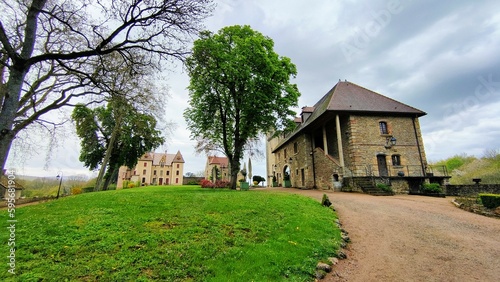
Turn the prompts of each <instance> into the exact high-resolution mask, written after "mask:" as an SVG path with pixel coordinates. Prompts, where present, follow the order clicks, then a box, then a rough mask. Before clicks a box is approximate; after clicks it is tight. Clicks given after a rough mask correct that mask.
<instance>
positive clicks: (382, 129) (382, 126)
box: [378, 121, 389, 134]
mask: <svg viewBox="0 0 500 282" xmlns="http://www.w3.org/2000/svg"><path fill="white" fill-rule="evenodd" d="M378 124H379V127H380V134H389V131H388V130H387V122H385V121H381V122H379V123H378Z"/></svg>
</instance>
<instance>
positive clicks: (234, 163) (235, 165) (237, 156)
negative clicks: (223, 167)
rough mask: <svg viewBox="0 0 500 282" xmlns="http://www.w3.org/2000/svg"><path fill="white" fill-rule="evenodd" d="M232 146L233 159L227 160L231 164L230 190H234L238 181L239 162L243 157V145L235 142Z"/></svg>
mask: <svg viewBox="0 0 500 282" xmlns="http://www.w3.org/2000/svg"><path fill="white" fill-rule="evenodd" d="M236 143H237V144H235V146H234V154H233V155H232V156H233V158H229V162H230V164H231V189H233V190H236V183H237V181H238V173H239V172H240V161H241V159H242V157H243V144H242V143H241V142H236Z"/></svg>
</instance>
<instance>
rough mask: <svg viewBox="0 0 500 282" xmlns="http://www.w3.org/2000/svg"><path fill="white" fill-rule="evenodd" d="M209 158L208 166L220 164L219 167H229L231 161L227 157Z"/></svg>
mask: <svg viewBox="0 0 500 282" xmlns="http://www.w3.org/2000/svg"><path fill="white" fill-rule="evenodd" d="M208 158H209V161H208V164H211V165H212V164H218V165H224V166H227V165H228V164H229V159H228V158H226V157H217V156H211V157H208Z"/></svg>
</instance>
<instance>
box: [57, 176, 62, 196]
mask: <svg viewBox="0 0 500 282" xmlns="http://www.w3.org/2000/svg"><path fill="white" fill-rule="evenodd" d="M56 178H57V179H59V189H57V197H56V199H59V192H60V191H61V184H62V179H63V173H62V171H59V172H58V173H57V176H56Z"/></svg>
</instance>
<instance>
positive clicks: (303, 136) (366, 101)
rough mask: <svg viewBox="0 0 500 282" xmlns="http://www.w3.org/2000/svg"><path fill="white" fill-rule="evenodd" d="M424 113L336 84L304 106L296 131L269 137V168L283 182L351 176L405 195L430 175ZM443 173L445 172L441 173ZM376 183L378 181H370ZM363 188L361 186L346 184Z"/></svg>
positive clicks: (317, 182)
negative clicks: (422, 127) (380, 183)
mask: <svg viewBox="0 0 500 282" xmlns="http://www.w3.org/2000/svg"><path fill="white" fill-rule="evenodd" d="M423 115H425V113H424V112H422V111H420V110H417V109H415V108H412V107H410V106H408V105H405V104H402V103H400V102H397V101H395V100H392V99H390V98H387V97H385V96H383V95H380V94H378V93H375V92H373V91H370V90H368V89H365V88H363V87H360V86H358V85H355V84H352V83H350V82H339V83H338V84H337V85H336V86H335V87H334V88H333V89H332V90H330V92H328V93H327V94H326V95H325V96H324V97H323V98H321V99H320V101H318V103H317V104H316V105H315V106H314V107H304V108H303V112H302V114H301V118H296V119H295V122H296V123H297V127H296V129H295V131H293V132H292V133H290V134H289V135H287V136H280V137H278V138H268V142H267V148H266V149H267V169H268V177H269V181H268V183H269V184H272V181H271V178H272V176H275V177H276V180H277V182H278V184H279V185H281V186H284V185H283V182H284V179H285V174H286V173H288V174H289V175H290V180H291V184H292V186H293V187H298V188H305V189H311V188H318V189H335V190H340V188H341V187H347V186H349V185H350V184H349V183H355V181H352V182H349V181H345V179H347V178H353V177H372V178H374V179H375V178H380V179H381V180H382V181H384V182H385V183H388V184H389V185H391V186H393V187H392V188H393V191H395V192H396V193H408V192H409V191H410V190H411V189H415V187H418V186H419V185H420V184H421V183H423V182H430V181H429V179H426V178H427V177H428V176H429V175H430V170H429V168H428V164H427V159H426V155H425V149H424V144H423V140H422V134H421V131H420V124H419V120H418V118H419V117H420V116H423ZM443 176H445V175H443ZM373 184H374V185H375V184H376V183H375V182H373ZM349 189H350V190H353V191H361V190H362V188H361V187H356V185H355V186H354V187H350V188H349Z"/></svg>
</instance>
